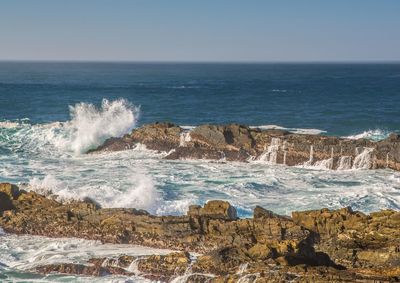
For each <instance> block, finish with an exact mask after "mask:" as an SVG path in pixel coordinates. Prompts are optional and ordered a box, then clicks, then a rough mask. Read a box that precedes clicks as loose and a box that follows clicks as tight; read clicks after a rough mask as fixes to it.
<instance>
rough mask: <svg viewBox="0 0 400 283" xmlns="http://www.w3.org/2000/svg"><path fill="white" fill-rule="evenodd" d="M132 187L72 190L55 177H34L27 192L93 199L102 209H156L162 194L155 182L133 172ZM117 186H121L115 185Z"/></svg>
mask: <svg viewBox="0 0 400 283" xmlns="http://www.w3.org/2000/svg"><path fill="white" fill-rule="evenodd" d="M124 182H125V185H126V186H128V187H129V188H128V189H126V190H121V189H118V188H114V187H111V186H107V185H103V186H102V185H98V186H93V185H83V186H81V187H72V186H69V185H68V184H67V183H65V182H61V181H59V180H57V179H56V178H55V177H54V176H52V175H46V176H45V177H44V178H43V179H39V178H37V177H34V178H33V179H31V180H30V182H29V186H28V189H30V190H34V191H36V192H38V193H41V194H44V195H54V196H55V197H56V198H57V199H58V200H60V201H64V202H65V201H69V200H74V199H80V200H82V199H85V198H90V199H93V200H95V201H96V202H98V203H99V204H100V205H101V206H103V207H122V208H132V207H133V208H138V209H147V210H150V211H153V210H155V206H156V203H157V202H158V201H159V198H160V196H159V194H158V192H157V190H156V188H155V185H154V182H153V180H152V179H151V178H150V177H149V176H146V175H144V174H137V173H132V174H131V175H130V176H128V177H127V178H126V180H124ZM115 185H116V186H118V183H117V184H115Z"/></svg>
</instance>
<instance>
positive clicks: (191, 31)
mask: <svg viewBox="0 0 400 283" xmlns="http://www.w3.org/2000/svg"><path fill="white" fill-rule="evenodd" d="M24 59H28V60H105V61H108V60H130V61H366V60H367V61H374V60H378V61H393V60H395V61H399V60H400V0H332V1H328V0H326V1H325V0H302V1H301V0H292V1H289V0H275V1H268V0H196V1H195V0H108V1H106V0H62V1H61V0H40V1H22V0H2V1H1V3H0V60H24Z"/></svg>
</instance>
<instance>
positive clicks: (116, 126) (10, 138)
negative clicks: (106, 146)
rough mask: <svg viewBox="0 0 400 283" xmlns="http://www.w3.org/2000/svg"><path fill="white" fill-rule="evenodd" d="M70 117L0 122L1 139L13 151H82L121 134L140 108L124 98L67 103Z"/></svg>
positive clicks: (49, 152) (125, 130)
mask: <svg viewBox="0 0 400 283" xmlns="http://www.w3.org/2000/svg"><path fill="white" fill-rule="evenodd" d="M70 116H71V120H70V121H67V122H52V123H47V124H36V125H32V124H30V123H27V122H26V121H23V120H21V121H15V122H12V121H4V122H0V143H1V141H2V140H3V141H6V144H4V146H5V147H8V148H9V149H10V150H12V151H17V150H19V149H21V148H23V149H24V150H26V151H27V152H35V153H37V152H42V153H43V152H45V153H47V154H52V155H54V154H55V152H56V151H58V153H68V152H69V153H74V154H81V153H84V152H86V151H88V150H89V149H92V148H95V147H97V146H99V145H101V144H102V143H103V142H104V141H105V140H106V139H108V138H110V137H120V136H122V135H123V134H126V133H127V132H129V131H131V130H132V129H133V128H134V127H135V126H136V123H137V120H138V117H139V108H138V107H135V106H134V105H132V104H131V103H129V102H128V101H126V100H125V99H118V100H114V101H109V100H107V99H103V101H102V104H101V107H100V108H98V107H96V106H94V105H93V104H90V103H78V104H76V105H75V106H70Z"/></svg>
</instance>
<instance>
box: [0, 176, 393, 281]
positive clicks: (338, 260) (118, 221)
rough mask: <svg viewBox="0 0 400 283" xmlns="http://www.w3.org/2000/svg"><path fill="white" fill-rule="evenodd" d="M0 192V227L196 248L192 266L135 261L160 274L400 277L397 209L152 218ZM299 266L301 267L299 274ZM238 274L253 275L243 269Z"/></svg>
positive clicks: (201, 211)
mask: <svg viewBox="0 0 400 283" xmlns="http://www.w3.org/2000/svg"><path fill="white" fill-rule="evenodd" d="M0 196H1V199H0V201H1V203H0V204H1V205H2V206H1V209H2V210H3V213H2V214H1V215H0V216H1V217H0V227H1V228H2V229H3V230H4V231H6V232H11V233H17V234H32V235H43V236H49V237H80V238H86V239H95V240H100V241H102V242H109V243H126V244H139V245H144V246H151V247H157V248H169V249H174V250H180V251H195V252H201V253H203V255H202V256H200V257H199V258H198V260H197V262H191V260H190V257H189V255H188V254H187V253H174V254H170V255H166V256H151V257H147V258H144V259H137V265H138V269H139V270H140V271H141V272H143V273H146V274H150V275H148V276H150V277H149V278H153V279H157V280H170V279H171V277H173V276H178V275H181V276H183V275H184V273H185V271H186V270H187V269H188V267H189V266H191V267H192V269H193V270H194V271H195V272H206V273H207V272H211V273H213V274H214V275H219V276H223V277H218V276H217V277H215V278H213V279H212V280H214V281H215V282H219V281H218V280H220V279H221V280H222V278H225V279H226V280H228V279H229V278H230V279H229V280H231V279H232V280H234V278H237V277H235V276H234V275H233V274H234V273H236V272H238V271H239V270H241V269H242V267H243V264H248V265H249V270H253V271H254V272H255V273H259V277H260V278H265V280H266V281H268V278H270V279H271V278H272V279H271V280H272V281H271V282H274V281H273V280H279V279H282V278H283V279H285V278H289V277H290V276H292V275H293V274H295V275H293V276H294V277H293V280H294V282H307V280H308V281H318V280H319V279H318V278H319V277H318V274H319V275H320V276H321V277H320V278H325V279H327V280H328V279H329V280H333V282H339V281H346V280H347V281H348V282H352V281H354V280H359V279H360V278H361V279H360V280H364V279H365V280H367V279H368V278H373V279H374V280H375V279H376V280H398V279H399V278H400V274H399V267H400V212H399V211H394V210H383V211H379V212H374V213H371V214H369V215H366V214H363V213H360V212H357V211H353V210H352V209H351V208H342V209H339V210H329V209H321V210H311V211H303V212H293V214H292V217H285V216H279V215H276V214H274V213H273V212H271V211H268V210H265V209H263V208H261V207H257V208H256V209H255V211H254V217H253V218H248V219H238V218H237V215H236V210H235V208H234V207H232V206H231V205H230V204H229V203H228V202H224V201H209V202H208V203H206V204H205V205H204V206H203V207H201V206H191V207H190V209H189V211H188V214H187V215H184V216H153V215H150V214H149V213H148V212H146V211H143V210H136V209H116V208H107V209H105V208H100V207H99V206H98V205H96V203H94V202H93V201H88V200H86V201H74V202H70V203H60V202H58V201H56V200H54V199H50V198H47V197H45V196H43V195H40V194H37V193H35V192H32V191H29V192H27V191H23V190H19V189H18V187H16V186H13V185H10V184H0ZM5 205H10V206H5ZM5 209H7V210H5ZM133 260H134V258H132V257H129V256H125V257H124V258H120V259H119V260H118V264H116V263H115V262H113V261H112V260H109V261H108V262H106V263H105V259H102V260H101V259H97V260H92V261H90V262H89V263H88V264H84V265H79V264H61V265H49V266H45V267H40V268H39V269H38V272H41V273H49V272H56V273H70V274H92V275H96V276H100V275H102V274H123V272H128V273H129V271H127V270H126V269H127V266H129V265H130V264H131V263H132V261H133ZM128 264H129V265H128ZM271 266H272V267H273V266H275V267H278V266H279V268H280V269H279V270H280V271H278V272H277V273H276V274H277V275H276V276H277V277H274V276H275V275H274V276H272V275H270V274H269V273H267V275H265V274H264V275H261V272H264V271H268V272H269V271H270V270H271V268H272V267H271ZM299 266H305V267H306V269H307V270H303V271H301V270H300V271H299V270H297V271H296V268H298V267H299ZM311 267H312V268H311ZM344 268H346V269H347V271H342V269H344ZM284 270H286V271H284ZM310 270H312V272H311V271H310ZM310 272H311V273H310ZM244 274H248V275H249V276H253V275H251V274H250V271H248V272H247V273H244ZM146 276H147V275H146ZM185 276H186V275H185ZM232 276H233V277H232ZM271 276H272V277H271ZM288 276H289V277H288ZM185 278H186V277H185ZM196 278H197V279H196ZM366 278H367V279H366ZM382 278H383V279H382ZM396 278H397V279H396ZM203 279H204V277H201V276H200V277H193V278H192V279H191V280H193V281H192V282H195V280H203ZM208 279H210V278H208ZM225 279H224V280H225ZM283 279H282V280H283ZM317 279H318V280H317ZM285 280H286V279H285ZM296 280H297V281H296ZM304 280H305V281H304ZM329 280H328V282H329ZM335 280H336V281H335ZM277 282H278V281H277ZM322 282H323V281H322ZM366 282H367V281H366Z"/></svg>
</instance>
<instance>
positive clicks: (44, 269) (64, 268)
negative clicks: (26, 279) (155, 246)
mask: <svg viewBox="0 0 400 283" xmlns="http://www.w3.org/2000/svg"><path fill="white" fill-rule="evenodd" d="M35 271H36V272H38V273H42V274H50V273H57V274H74V275H85V276H97V277H99V276H107V275H111V274H113V275H133V273H131V272H128V271H126V270H124V269H122V268H119V267H103V266H101V265H84V264H76V263H60V264H49V265H43V266H39V267H37V268H36V269H35Z"/></svg>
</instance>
